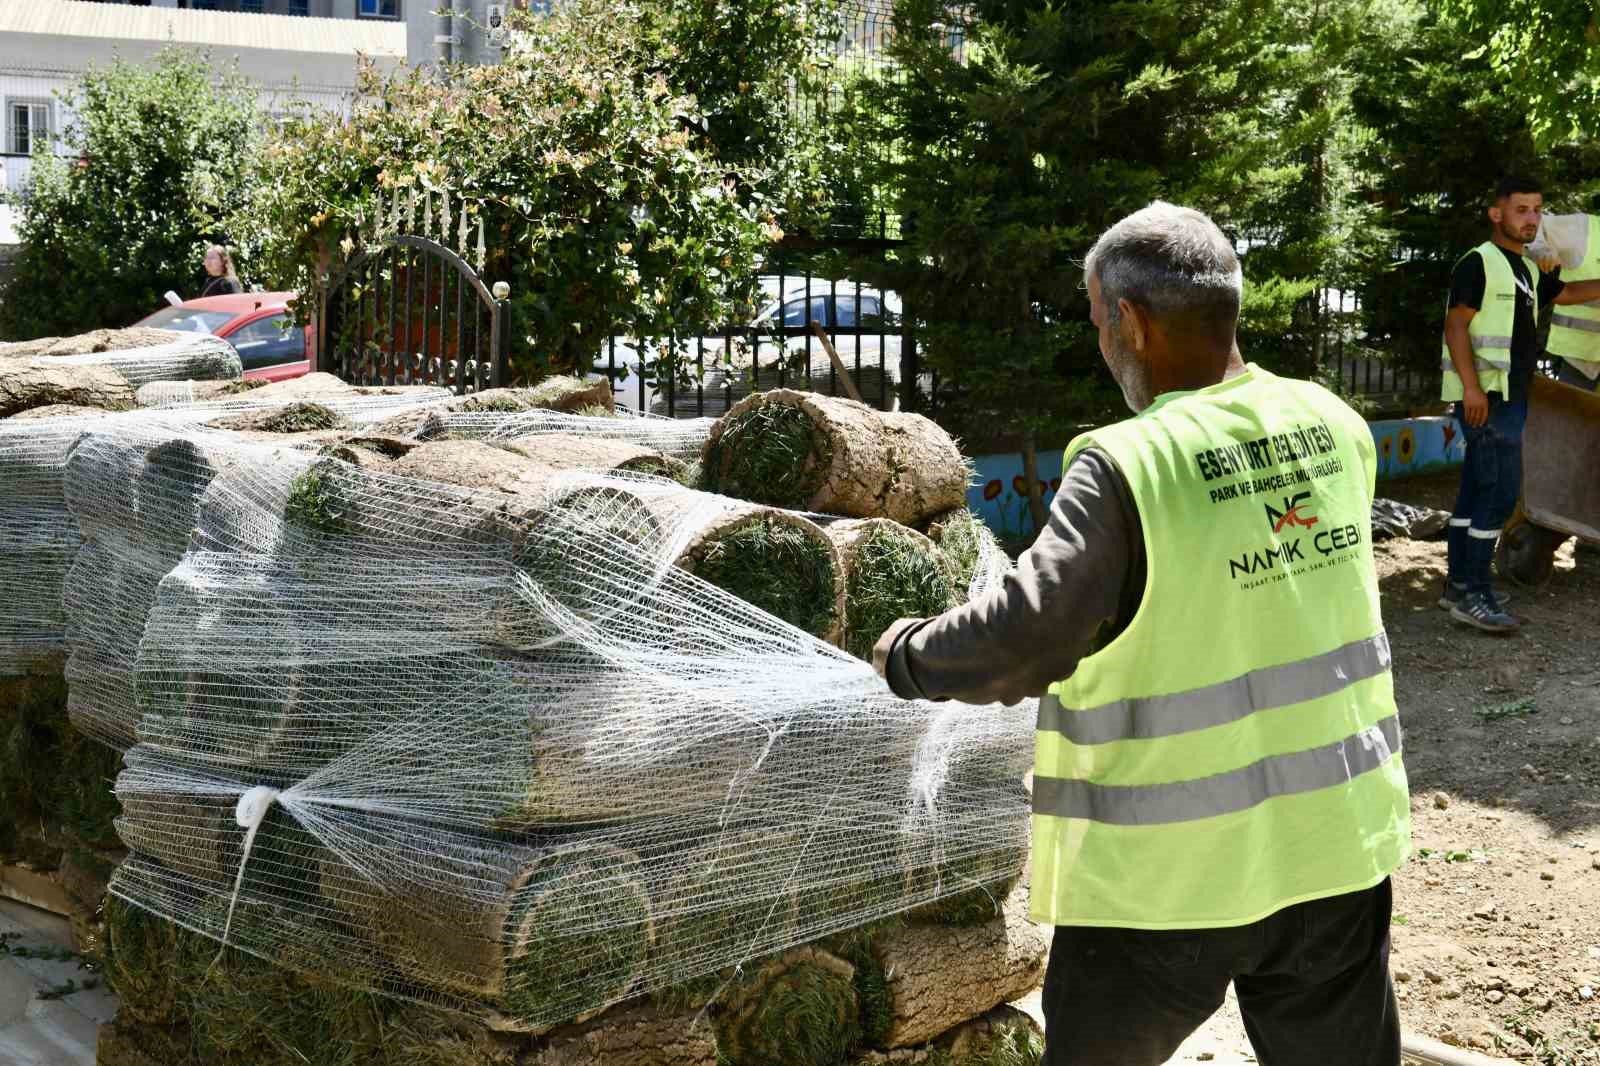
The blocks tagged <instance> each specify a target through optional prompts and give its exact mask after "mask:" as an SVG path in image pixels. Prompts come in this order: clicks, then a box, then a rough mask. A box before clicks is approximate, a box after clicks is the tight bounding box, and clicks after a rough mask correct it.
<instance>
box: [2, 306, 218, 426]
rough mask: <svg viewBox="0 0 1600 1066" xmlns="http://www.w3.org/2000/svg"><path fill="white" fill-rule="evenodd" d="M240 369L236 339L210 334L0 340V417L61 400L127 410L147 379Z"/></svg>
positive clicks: (151, 332) (204, 376) (213, 376)
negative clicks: (6, 342)
mask: <svg viewBox="0 0 1600 1066" xmlns="http://www.w3.org/2000/svg"><path fill="white" fill-rule="evenodd" d="M243 373H244V369H243V367H242V366H241V364H240V362H239V353H238V352H236V351H234V350H233V346H232V345H230V344H229V343H228V342H227V341H225V340H221V339H220V338H217V337H213V336H211V335H209V334H196V333H180V332H174V331H172V330H164V329H143V328H134V329H124V330H95V331H94V332H92V333H85V334H82V335H80V336H76V337H42V338H40V339H38V340H32V341H19V342H16V343H12V344H0V418H5V417H8V416H14V415H17V414H20V413H22V412H25V411H29V410H35V409H38V408H44V407H59V406H69V407H87V408H95V409H102V410H108V411H125V410H128V409H130V408H132V407H133V406H135V396H136V391H135V390H137V389H138V388H139V387H140V386H142V385H145V384H147V383H150V382H158V381H170V380H175V379H196V380H206V381H238V380H239V379H240V377H241V376H242V375H243Z"/></svg>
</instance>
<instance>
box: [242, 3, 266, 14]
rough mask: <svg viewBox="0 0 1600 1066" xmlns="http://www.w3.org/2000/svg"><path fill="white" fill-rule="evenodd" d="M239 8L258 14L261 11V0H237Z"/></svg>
mask: <svg viewBox="0 0 1600 1066" xmlns="http://www.w3.org/2000/svg"><path fill="white" fill-rule="evenodd" d="M239 10H240V11H248V12H251V13H253V14H256V15H259V14H261V12H262V7H261V0H239Z"/></svg>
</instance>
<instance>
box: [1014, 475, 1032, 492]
mask: <svg viewBox="0 0 1600 1066" xmlns="http://www.w3.org/2000/svg"><path fill="white" fill-rule="evenodd" d="M1011 490H1012V491H1013V492H1015V493H1016V494H1017V495H1018V496H1026V495H1027V494H1028V479H1027V478H1025V477H1023V476H1022V475H1021V474H1018V475H1017V476H1016V477H1014V478H1012V479H1011Z"/></svg>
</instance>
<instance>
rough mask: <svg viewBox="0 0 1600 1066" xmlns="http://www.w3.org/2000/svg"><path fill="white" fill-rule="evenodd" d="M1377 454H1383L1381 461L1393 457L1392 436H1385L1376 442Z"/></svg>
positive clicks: (1386, 460)
mask: <svg viewBox="0 0 1600 1066" xmlns="http://www.w3.org/2000/svg"><path fill="white" fill-rule="evenodd" d="M1378 454H1379V455H1381V456H1383V461H1384V462H1386V463H1387V462H1388V461H1389V460H1390V459H1392V458H1393V457H1394V438H1393V437H1385V438H1383V439H1382V440H1380V441H1379V442H1378Z"/></svg>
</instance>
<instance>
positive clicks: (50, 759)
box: [0, 331, 415, 950]
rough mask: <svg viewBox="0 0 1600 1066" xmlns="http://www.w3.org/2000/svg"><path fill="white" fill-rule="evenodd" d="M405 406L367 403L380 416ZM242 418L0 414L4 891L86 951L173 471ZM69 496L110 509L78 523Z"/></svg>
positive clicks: (110, 841) (176, 487)
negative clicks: (46, 914)
mask: <svg viewBox="0 0 1600 1066" xmlns="http://www.w3.org/2000/svg"><path fill="white" fill-rule="evenodd" d="M134 332H135V333H137V332H138V331H134ZM91 339H92V338H91ZM116 339H117V338H115V337H113V338H112V340H113V341H115V340H116ZM123 339H126V338H123ZM135 339H138V338H135ZM34 346H35V347H39V346H40V345H39V344H35V345H34ZM61 347H63V348H67V349H72V350H76V349H82V350H84V351H88V350H89V347H92V346H87V345H84V344H78V345H76V346H73V345H62V346H61ZM137 352H138V350H137V349H134V350H127V351H125V352H124V353H122V354H127V355H128V356H129V357H130V358H131V357H132V356H133V355H136V354H137ZM91 354H93V353H91ZM46 357H48V358H67V356H65V355H61V354H59V353H56V352H52V353H49V354H48V355H47V356H46ZM410 402H415V398H413V399H411V400H403V401H397V400H394V399H383V400H371V399H367V400H362V401H361V403H363V404H366V405H369V406H373V405H376V408H375V409H376V410H377V413H378V414H379V415H381V416H383V417H388V416H390V415H392V414H393V413H395V411H397V410H399V409H401V406H400V405H401V404H403V403H410ZM252 409H253V408H252V405H251V402H250V401H248V400H241V401H238V402H230V403H225V404H219V405H214V406H211V407H197V408H195V409H194V410H192V411H189V412H183V413H170V412H169V413H163V414H161V415H160V416H156V415H154V414H153V413H147V412H139V411H129V412H122V413H108V412H106V411H102V410H92V409H79V408H71V407H60V406H57V407H46V408H36V409H33V410H30V411H28V412H25V413H23V414H19V415H16V416H13V417H11V418H7V419H4V420H0V867H4V868H5V869H4V870H3V871H0V893H4V894H8V895H11V896H14V897H17V898H22V899H25V900H27V901H28V902H30V903H33V904H36V905H39V906H43V907H46V908H48V909H52V910H56V911H59V912H61V913H63V914H66V915H67V916H69V917H71V918H72V920H73V922H74V925H75V928H76V931H77V933H78V934H79V942H80V945H81V946H83V947H84V948H86V949H89V950H92V949H93V946H94V941H95V936H94V926H95V912H96V909H97V907H98V905H99V902H100V899H101V897H102V896H103V892H104V887H105V884H106V881H107V879H108V877H109V876H110V874H111V871H112V868H113V867H114V866H115V864H116V863H117V862H118V861H120V859H121V857H122V855H123V854H124V851H123V847H122V844H121V842H120V841H119V839H118V837H117V835H116V833H115V830H114V827H113V820H114V818H115V817H116V815H117V813H118V806H117V803H116V801H115V798H114V795H113V791H112V789H113V785H114V782H115V779H116V776H117V773H118V770H119V768H120V763H121V756H120V749H121V748H122V747H125V746H126V745H127V744H128V743H131V738H132V721H133V719H134V718H135V717H136V715H135V714H134V713H133V712H132V704H133V700H132V695H131V686H132V673H131V668H132V659H133V654H134V651H135V650H136V648H137V646H138V642H139V639H140V636H141V634H142V632H143V613H144V611H145V610H146V609H147V608H148V599H149V597H150V595H152V594H153V592H154V588H155V584H156V582H157V581H159V580H160V578H161V576H163V575H164V574H165V572H166V570H167V569H170V567H171V566H172V564H174V563H176V561H177V560H178V559H179V558H180V557H181V556H182V554H183V551H184V547H185V545H186V543H187V529H186V528H184V526H183V521H184V516H185V515H187V516H188V518H189V520H190V521H191V523H192V516H193V506H192V504H191V503H186V500H185V496H184V493H183V491H182V488H183V486H182V469H180V468H182V467H184V466H185V465H186V463H187V460H188V459H191V458H194V457H196V456H197V455H199V451H198V448H199V445H198V444H196V443H195V440H196V439H197V438H196V433H197V427H198V426H199V425H200V424H201V423H202V422H203V421H205V420H209V419H217V418H225V417H237V416H240V415H243V414H246V413H248V412H249V411H251V410H252ZM256 409H260V410H271V409H272V408H256ZM353 410H354V408H352V411H353ZM97 435H98V437H97ZM211 436H212V437H213V438H221V437H223V436H224V435H222V434H217V433H213V434H211ZM258 436H259V434H258ZM235 437H237V438H238V439H240V440H243V439H244V436H243V435H239V434H230V435H227V439H229V440H232V439H234V438H235ZM91 438H97V439H99V440H100V441H101V443H102V445H105V447H103V448H102V450H101V451H100V452H99V460H102V461H94V462H88V461H86V460H87V459H88V457H89V455H90V453H91V452H93V451H94V446H86V447H85V450H84V451H83V452H81V453H80V451H79V448H80V446H85V442H86V441H88V440H90V439H91ZM106 442H114V443H110V444H107V443H106ZM139 442H142V446H141V445H140V443H139ZM107 449H109V450H107ZM108 456H114V457H115V459H114V460H108ZM147 460H148V461H147ZM118 462H120V463H121V465H120V466H118V465H117V463H118ZM108 477H112V478H113V480H112V481H109V482H108V481H107V480H106V479H107V478H108ZM116 477H120V478H122V480H121V481H116V480H115V478H116ZM113 489H114V491H112V490H113ZM101 490H106V491H101ZM74 496H77V497H80V498H91V497H95V496H99V497H100V498H102V499H104V500H105V501H106V502H107V507H106V509H104V510H100V511H95V510H93V509H92V508H91V509H90V512H89V513H86V514H85V515H84V516H83V518H84V520H83V521H82V522H80V516H79V515H78V514H76V513H74V510H73V506H72V502H71V501H72V499H73V497H74ZM156 516H159V518H157V517H156ZM85 530H87V534H86V533H85ZM108 541H110V542H112V543H109V544H108V543H107V542H108ZM74 723H76V724H74Z"/></svg>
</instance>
